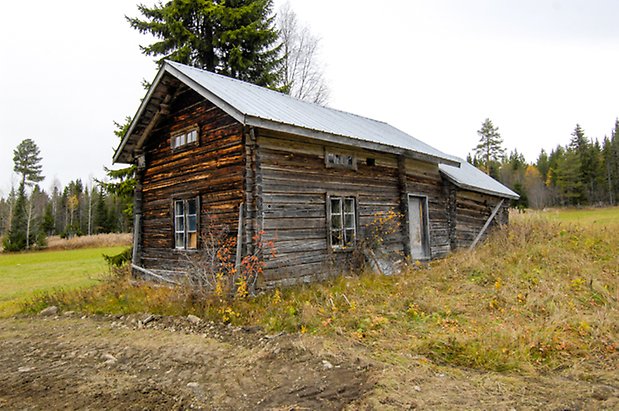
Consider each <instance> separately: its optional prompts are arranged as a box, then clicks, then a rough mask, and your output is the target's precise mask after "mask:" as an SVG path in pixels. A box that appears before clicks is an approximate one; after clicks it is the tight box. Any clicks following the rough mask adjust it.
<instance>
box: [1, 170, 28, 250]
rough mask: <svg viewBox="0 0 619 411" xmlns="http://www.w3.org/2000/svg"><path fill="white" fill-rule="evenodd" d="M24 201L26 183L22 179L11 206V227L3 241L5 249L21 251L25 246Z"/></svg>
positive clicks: (25, 219)
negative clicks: (13, 203)
mask: <svg viewBox="0 0 619 411" xmlns="http://www.w3.org/2000/svg"><path fill="white" fill-rule="evenodd" d="M26 203H27V197H26V184H25V182H24V181H23V180H22V182H21V183H19V188H18V190H17V199H16V200H15V205H14V206H13V213H12V214H13V215H12V218H11V227H10V228H9V232H8V234H7V235H6V236H5V237H4V241H3V246H4V249H5V250H6V251H21V250H24V249H25V248H26V244H27V240H26V226H27V224H28V217H27V212H26Z"/></svg>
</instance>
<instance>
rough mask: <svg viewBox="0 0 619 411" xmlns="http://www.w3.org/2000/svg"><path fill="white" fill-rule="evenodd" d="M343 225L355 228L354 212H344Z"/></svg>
mask: <svg viewBox="0 0 619 411" xmlns="http://www.w3.org/2000/svg"><path fill="white" fill-rule="evenodd" d="M344 227H345V228H355V216H354V214H344Z"/></svg>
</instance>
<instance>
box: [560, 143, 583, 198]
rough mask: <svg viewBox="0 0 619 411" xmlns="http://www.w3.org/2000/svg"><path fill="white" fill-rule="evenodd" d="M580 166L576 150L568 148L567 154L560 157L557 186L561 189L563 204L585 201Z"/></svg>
mask: <svg viewBox="0 0 619 411" xmlns="http://www.w3.org/2000/svg"><path fill="white" fill-rule="evenodd" d="M580 168H581V164H580V157H579V156H578V153H577V152H576V151H574V150H571V149H569V150H566V151H565V154H564V155H563V156H562V157H560V158H559V159H558V162H557V169H556V178H557V180H556V186H557V188H558V189H559V194H560V196H561V202H562V205H580V204H582V203H583V200H584V197H583V184H582V178H581V172H580Z"/></svg>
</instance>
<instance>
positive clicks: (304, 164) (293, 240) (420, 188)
mask: <svg viewBox="0 0 619 411" xmlns="http://www.w3.org/2000/svg"><path fill="white" fill-rule="evenodd" d="M327 148H328V149H332V150H334V151H335V152H341V153H346V154H353V155H354V156H355V158H356V163H357V170H350V169H342V168H327V167H326V166H325V158H324V156H325V145H323V143H317V142H315V141H311V140H304V139H301V138H299V137H290V136H286V135H284V134H279V133H275V132H272V131H265V130H260V133H259V137H258V139H257V150H258V153H259V154H258V156H259V159H260V167H259V169H260V171H259V173H260V181H261V185H260V191H261V193H260V199H261V201H260V203H261V211H260V212H259V214H258V215H259V216H261V217H259V218H260V223H259V226H260V228H262V229H263V230H264V232H265V238H266V239H269V240H274V242H275V248H276V249H277V257H276V258H275V259H270V260H269V261H267V270H266V272H265V282H266V283H265V284H263V285H264V286H272V285H275V284H287V283H293V282H305V281H311V280H312V279H315V278H320V277H322V276H324V275H326V273H328V272H330V271H333V268H334V267H335V268H343V267H344V266H343V265H342V264H341V263H342V262H344V261H345V260H346V259H347V258H349V257H350V253H343V252H332V251H331V249H330V247H329V243H328V238H327V233H328V227H327V220H326V196H327V194H334V195H352V196H355V197H356V199H357V212H358V224H357V225H358V237H360V236H362V235H363V234H364V231H365V227H366V226H367V225H368V224H369V223H371V222H372V221H373V220H374V218H375V216H376V214H377V213H379V212H384V213H386V212H388V211H390V210H393V211H396V212H399V211H400V204H401V203H400V199H401V191H400V190H401V185H402V183H401V181H399V178H398V160H397V158H396V156H395V155H390V154H384V153H378V152H373V151H369V150H363V149H353V148H351V147H344V146H342V147H338V146H335V145H327ZM368 158H371V159H373V160H374V165H368V162H367V159H368ZM406 168H407V173H406V174H407V176H406V181H407V183H406V185H407V187H406V188H407V189H408V190H409V191H410V192H419V193H422V194H424V195H427V196H428V200H429V212H430V225H431V229H430V231H431V232H430V239H431V247H432V253H433V255H435V254H436V255H443V254H444V253H445V252H446V250H448V249H449V236H448V227H447V217H446V212H445V204H446V199H443V198H442V196H443V191H442V186H441V184H442V183H441V177H440V175H439V173H438V167H437V166H436V165H432V164H426V163H421V162H418V161H413V160H410V161H409V160H407V162H406ZM438 197H441V198H438ZM441 207H442V208H441ZM406 229H408V227H406ZM405 241H407V240H406V236H405V235H404V232H403V231H399V232H397V233H394V234H392V235H390V236H388V238H386V241H385V247H386V248H387V249H388V250H390V251H393V252H398V253H401V254H403V252H404V244H405Z"/></svg>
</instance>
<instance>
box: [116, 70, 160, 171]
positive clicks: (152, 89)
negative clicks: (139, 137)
mask: <svg viewBox="0 0 619 411" xmlns="http://www.w3.org/2000/svg"><path fill="white" fill-rule="evenodd" d="M165 66H166V65H165V64H164V65H163V66H162V67H161V68H160V69H159V72H157V75H156V76H155V79H154V80H153V82H152V84H151V86H150V88H149V89H148V92H147V93H146V96H145V97H144V99H143V100H142V103H140V106H139V107H138V110H137V111H136V113H135V115H134V116H133V118H132V120H131V124H130V125H129V128H128V129H127V132H126V133H125V135H124V136H123V139H122V140H121V142H120V145H119V146H118V148H117V149H116V151H115V152H114V157H113V158H112V163H113V164H116V163H127V164H129V163H131V161H132V160H133V159H132V155H131V154H129V153H125V152H124V149H125V146H126V145H127V142H128V141H129V139H130V138H131V136H132V134H133V131H134V130H135V126H136V124H137V123H138V120H139V119H140V117H141V116H142V114H143V113H144V111H145V110H146V107H148V103H149V102H150V98H151V97H152V95H153V93H154V92H155V89H156V88H157V86H158V85H159V82H160V81H161V78H162V77H163V75H164V74H165V72H166V69H165ZM123 154H124V155H123ZM121 160H124V161H121Z"/></svg>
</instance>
